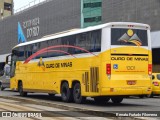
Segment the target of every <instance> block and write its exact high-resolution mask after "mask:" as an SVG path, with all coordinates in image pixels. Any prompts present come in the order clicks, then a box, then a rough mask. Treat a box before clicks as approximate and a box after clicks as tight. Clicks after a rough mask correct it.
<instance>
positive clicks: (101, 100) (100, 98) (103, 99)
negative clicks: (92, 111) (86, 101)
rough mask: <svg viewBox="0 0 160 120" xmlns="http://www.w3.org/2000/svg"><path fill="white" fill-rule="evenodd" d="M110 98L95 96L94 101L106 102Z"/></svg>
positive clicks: (98, 102)
mask: <svg viewBox="0 0 160 120" xmlns="http://www.w3.org/2000/svg"><path fill="white" fill-rule="evenodd" d="M109 100H110V98H109V97H95V98H94V101H95V102H96V103H97V104H106V103H107V102H108V101H109Z"/></svg>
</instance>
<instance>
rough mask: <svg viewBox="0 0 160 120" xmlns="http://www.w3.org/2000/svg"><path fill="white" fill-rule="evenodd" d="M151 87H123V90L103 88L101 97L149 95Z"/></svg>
mask: <svg viewBox="0 0 160 120" xmlns="http://www.w3.org/2000/svg"><path fill="white" fill-rule="evenodd" d="M151 92H152V89H151V87H123V88H102V89H101V95H103V96H108V95H109V96H110V95H111V96H112V95H149V94H151Z"/></svg>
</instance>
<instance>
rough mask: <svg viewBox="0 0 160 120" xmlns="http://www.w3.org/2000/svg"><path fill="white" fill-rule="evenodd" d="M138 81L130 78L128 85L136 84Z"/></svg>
mask: <svg viewBox="0 0 160 120" xmlns="http://www.w3.org/2000/svg"><path fill="white" fill-rule="evenodd" d="M135 84H136V81H135V80H128V81H127V85H135Z"/></svg>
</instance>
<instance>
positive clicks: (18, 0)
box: [13, 0, 45, 10]
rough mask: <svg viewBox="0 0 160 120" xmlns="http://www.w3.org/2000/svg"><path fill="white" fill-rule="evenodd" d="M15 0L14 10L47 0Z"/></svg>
mask: <svg viewBox="0 0 160 120" xmlns="http://www.w3.org/2000/svg"><path fill="white" fill-rule="evenodd" d="M13 1H14V10H17V9H19V8H22V7H24V6H27V5H29V3H30V5H31V6H32V5H33V4H34V2H33V1H35V3H38V2H39V1H45V0H13Z"/></svg>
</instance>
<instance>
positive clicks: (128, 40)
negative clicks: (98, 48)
mask: <svg viewBox="0 0 160 120" xmlns="http://www.w3.org/2000/svg"><path fill="white" fill-rule="evenodd" d="M111 45H126V46H148V38H147V30H140V29H125V28H112V29H111Z"/></svg>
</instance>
